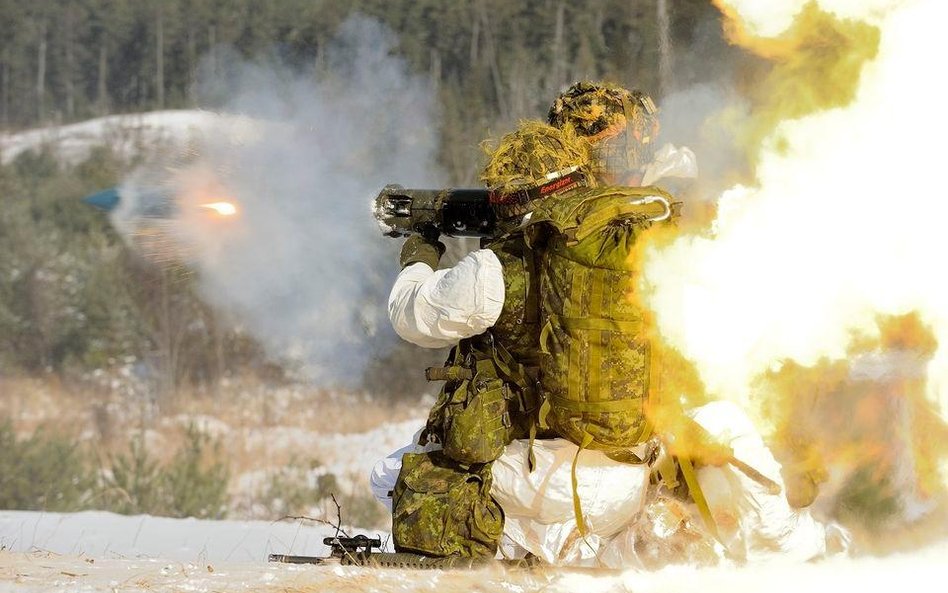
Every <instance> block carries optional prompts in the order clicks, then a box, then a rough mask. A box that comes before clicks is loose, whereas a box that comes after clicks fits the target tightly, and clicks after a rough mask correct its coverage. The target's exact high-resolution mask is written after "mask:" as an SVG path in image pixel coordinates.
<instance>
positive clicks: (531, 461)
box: [527, 420, 537, 474]
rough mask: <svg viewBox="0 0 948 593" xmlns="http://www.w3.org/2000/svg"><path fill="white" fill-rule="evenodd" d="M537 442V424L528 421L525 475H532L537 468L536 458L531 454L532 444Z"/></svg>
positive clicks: (533, 421)
mask: <svg viewBox="0 0 948 593" xmlns="http://www.w3.org/2000/svg"><path fill="white" fill-rule="evenodd" d="M536 440H537V423H536V421H535V420H531V421H530V445H529V446H528V447H527V473H528V474H532V473H533V470H534V469H536V467H537V457H536V455H534V454H533V442H534V441H536Z"/></svg>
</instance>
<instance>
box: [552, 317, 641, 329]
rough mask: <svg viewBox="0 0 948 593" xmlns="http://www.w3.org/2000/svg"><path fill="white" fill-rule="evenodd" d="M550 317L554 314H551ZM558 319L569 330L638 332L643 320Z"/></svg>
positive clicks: (602, 318)
mask: <svg viewBox="0 0 948 593" xmlns="http://www.w3.org/2000/svg"><path fill="white" fill-rule="evenodd" d="M550 317H551V318H552V317H554V316H552V315H551V316H550ZM557 320H558V321H559V322H560V324H561V325H562V326H563V327H564V328H566V329H568V330H588V331H607V332H620V333H637V332H638V331H639V330H641V329H642V322H641V321H628V320H619V319H606V318H604V317H557Z"/></svg>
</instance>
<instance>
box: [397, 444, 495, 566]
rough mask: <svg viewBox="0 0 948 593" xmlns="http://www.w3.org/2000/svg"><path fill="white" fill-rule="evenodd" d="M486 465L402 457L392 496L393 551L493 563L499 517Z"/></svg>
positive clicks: (432, 456)
mask: <svg viewBox="0 0 948 593" xmlns="http://www.w3.org/2000/svg"><path fill="white" fill-rule="evenodd" d="M491 483H492V476H491V464H489V463H488V464H478V465H471V466H467V465H464V464H460V463H458V462H456V461H454V460H452V459H449V458H448V457H447V456H445V455H444V454H443V453H442V452H441V451H433V452H431V453H421V454H411V453H410V454H407V455H405V456H404V457H402V469H401V472H400V473H399V474H398V480H397V481H396V482H395V489H394V491H393V493H392V538H393V540H394V542H395V550H396V551H398V552H412V553H417V554H424V555H426V556H436V557H444V556H461V557H466V558H493V557H494V555H495V554H496V553H497V546H498V544H499V542H500V537H501V535H502V534H503V530H504V513H503V510H502V509H501V508H500V505H499V504H497V501H496V500H494V498H493V497H492V496H491V494H490V489H491Z"/></svg>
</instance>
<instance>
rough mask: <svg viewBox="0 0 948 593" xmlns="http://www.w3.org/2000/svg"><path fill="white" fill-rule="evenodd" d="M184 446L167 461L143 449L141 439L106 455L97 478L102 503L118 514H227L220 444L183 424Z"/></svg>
mask: <svg viewBox="0 0 948 593" xmlns="http://www.w3.org/2000/svg"><path fill="white" fill-rule="evenodd" d="M185 437H186V438H185V443H184V446H183V447H182V448H181V449H180V450H179V451H178V452H177V453H176V454H175V456H174V457H173V458H172V459H171V461H170V462H168V464H167V465H164V466H159V464H158V462H157V461H156V460H154V459H153V458H151V457H150V456H149V455H148V452H147V450H146V449H145V446H144V444H143V442H142V440H141V439H135V440H133V441H132V443H131V445H130V447H129V452H128V454H119V455H116V456H114V457H111V458H110V465H111V468H110V470H111V471H109V472H106V475H105V477H104V478H103V488H102V495H103V500H104V501H105V505H106V507H107V508H108V509H109V510H111V511H114V512H116V513H122V514H142V513H145V514H149V515H162V516H168V517H197V518H200V519H221V518H223V517H224V516H225V515H226V514H227V502H228V498H227V483H228V479H229V476H230V472H229V470H228V468H227V466H226V465H225V464H224V463H223V462H222V461H220V447H219V444H218V443H216V442H213V441H211V439H210V437H208V436H207V435H205V434H203V433H201V432H200V431H199V430H197V429H196V428H194V427H193V426H189V427H188V429H187V432H186V433H185Z"/></svg>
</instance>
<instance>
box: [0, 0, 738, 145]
mask: <svg viewBox="0 0 948 593" xmlns="http://www.w3.org/2000/svg"><path fill="white" fill-rule="evenodd" d="M356 13H360V14H364V15H367V16H370V17H373V18H376V19H378V20H379V21H381V22H382V23H384V24H385V25H387V26H388V27H389V28H390V29H391V30H392V31H393V32H394V33H395V34H396V36H397V47H396V52H397V53H399V54H400V55H402V56H404V57H405V58H406V59H407V60H408V62H409V64H410V65H411V67H412V68H413V69H415V70H416V71H418V72H427V73H430V76H431V79H432V80H433V81H434V84H437V85H438V86H439V90H440V91H441V93H442V100H443V101H445V102H446V103H447V104H448V105H447V106H448V107H449V110H448V112H449V113H448V115H449V116H450V114H451V113H464V114H465V117H466V118H467V119H471V118H475V119H476V118H478V117H488V118H490V120H491V121H497V120H498V116H499V119H502V120H504V119H509V118H513V117H521V116H524V115H529V114H532V113H535V112H536V110H537V108H538V107H540V106H542V105H544V104H547V103H549V101H550V97H551V96H553V95H554V94H555V93H556V92H557V91H558V90H559V89H560V88H562V87H563V86H564V85H566V84H568V83H569V82H570V81H572V80H574V79H577V78H579V77H593V78H608V79H610V80H615V81H617V82H623V83H627V84H633V85H637V86H641V87H642V88H645V89H649V90H650V91H651V92H653V93H656V94H660V93H661V92H662V91H663V90H667V89H669V88H671V87H673V86H674V85H676V84H677V85H683V84H688V83H689V82H691V81H693V80H694V79H695V78H707V77H709V76H711V75H713V70H714V68H715V65H714V64H713V63H711V62H710V61H709V60H708V59H707V56H708V55H709V52H710V51H712V50H713V51H716V52H720V51H721V50H722V48H723V46H724V44H723V42H722V41H721V34H720V25H719V23H718V17H719V15H718V13H717V10H716V9H715V8H714V7H713V6H712V5H711V3H710V2H709V1H708V0H521V1H510V0H347V1H341V0H279V1H270V2H261V1H259V0H42V1H39V2H22V0H0V126H2V127H3V128H4V129H16V128H23V127H31V126H34V125H36V124H38V123H48V122H54V123H61V122H67V121H72V120H77V119H85V118H88V117H91V116H94V115H103V114H107V113H116V112H128V111H144V110H152V109H162V108H177V107H189V106H194V105H195V103H196V101H197V100H198V97H197V96H196V91H195V89H196V85H195V80H196V77H197V76H198V72H199V70H200V69H201V68H202V65H203V67H204V68H206V69H208V70H210V73H211V74H213V71H214V68H215V67H216V64H215V60H216V58H217V57H218V54H219V53H220V52H221V51H222V48H233V49H234V50H236V51H237V52H238V53H239V54H240V55H242V56H244V57H248V58H249V57H255V56H258V55H260V54H261V53H263V52H272V53H275V54H276V55H277V56H278V57H280V58H281V59H282V60H284V61H285V62H286V63H288V64H292V65H297V66H305V65H306V64H307V63H309V62H313V61H318V60H319V59H321V58H322V57H323V56H324V55H325V49H326V47H327V46H328V45H329V44H330V43H331V41H332V39H333V37H334V35H335V33H336V30H337V29H338V27H339V25H340V24H341V23H342V22H343V21H344V20H345V19H346V18H348V17H349V16H350V15H352V14H356ZM709 69H710V70H711V71H712V72H709Z"/></svg>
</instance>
